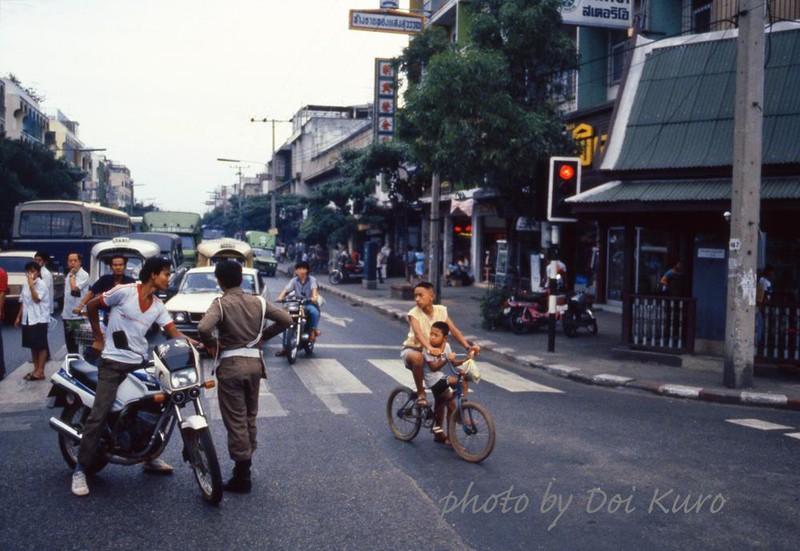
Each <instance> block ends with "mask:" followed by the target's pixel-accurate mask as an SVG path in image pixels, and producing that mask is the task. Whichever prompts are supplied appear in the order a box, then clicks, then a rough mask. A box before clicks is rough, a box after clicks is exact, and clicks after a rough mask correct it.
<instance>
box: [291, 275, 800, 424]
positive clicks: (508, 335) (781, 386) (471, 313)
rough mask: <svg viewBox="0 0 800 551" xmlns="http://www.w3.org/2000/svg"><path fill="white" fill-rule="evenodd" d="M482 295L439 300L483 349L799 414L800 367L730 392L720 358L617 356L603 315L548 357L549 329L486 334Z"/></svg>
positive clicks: (375, 303) (379, 294)
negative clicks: (678, 360)
mask: <svg viewBox="0 0 800 551" xmlns="http://www.w3.org/2000/svg"><path fill="white" fill-rule="evenodd" d="M279 270H280V271H281V272H282V273H286V274H290V275H294V273H293V269H292V267H291V265H289V264H288V263H284V264H281V265H280V267H279ZM317 281H318V282H319V285H320V290H321V292H322V293H323V295H338V296H341V297H344V298H346V299H347V300H349V301H351V302H356V303H361V304H364V305H367V306H370V307H372V308H375V309H377V310H379V311H381V312H383V313H385V314H386V315H389V316H391V317H394V318H396V319H398V320H399V321H402V322H405V319H406V313H407V312H408V311H409V310H410V309H411V308H412V307H413V306H414V303H413V301H407V300H398V299H395V298H392V297H391V285H392V284H395V285H400V284H403V283H405V280H404V279H402V278H389V279H387V280H386V281H385V283H378V285H377V289H365V288H364V286H363V285H362V283H361V282H360V281H359V282H356V283H346V284H340V285H331V284H330V282H329V281H328V278H327V276H324V275H318V276H317ZM485 291H486V288H485V287H484V286H482V285H480V284H478V285H473V286H470V287H443V288H442V291H441V297H440V302H441V304H444V305H445V306H447V309H448V312H449V314H450V317H451V318H452V319H453V320H454V321H455V322H456V325H458V327H459V329H461V331H462V332H463V333H464V335H466V336H467V337H468V338H470V339H472V340H474V341H475V342H477V343H478V344H480V346H481V348H482V349H483V350H484V351H491V352H493V353H496V354H500V355H502V356H505V358H506V359H508V360H511V361H516V362H518V363H522V364H523V365H527V366H529V367H533V368H537V369H543V370H545V371H547V372H549V373H552V374H554V375H557V376H560V377H565V378H568V379H572V380H573V381H577V382H582V383H586V384H595V385H602V386H611V387H625V388H630V389H636V390H641V391H646V392H652V393H655V394H659V395H662V396H671V397H678V398H687V399H694V400H704V401H708V402H723V403H729V404H743V405H750V406H765V407H772V408H780V409H792V410H800V370H797V371H781V370H778V369H777V368H776V369H766V370H761V369H758V370H756V376H755V377H754V381H753V388H750V389H747V390H732V389H729V388H726V387H725V386H724V385H723V384H722V373H723V360H722V358H720V357H713V356H683V357H682V360H683V362H682V363H683V365H682V367H671V366H667V365H662V364H656V363H645V362H638V361H632V360H619V359H615V358H613V357H612V349H613V348H614V347H617V346H619V343H620V332H621V321H622V316H621V315H620V314H616V313H613V312H607V311H603V310H598V311H596V315H597V323H598V326H599V332H598V334H597V335H591V334H589V333H588V331H586V330H585V329H579V332H578V336H577V337H576V338H574V339H570V338H567V337H566V336H565V335H564V333H563V331H562V330H561V325H560V324H559V325H558V330H557V334H556V345H555V350H556V351H555V352H552V353H551V352H547V331H539V332H533V333H528V334H524V335H515V334H514V333H512V332H510V331H505V330H496V331H487V330H485V329H482V328H481V314H480V300H481V297H482V296H483V295H484V293H485ZM600 307H601V308H602V305H601V306H600ZM762 371H763V372H764V373H762Z"/></svg>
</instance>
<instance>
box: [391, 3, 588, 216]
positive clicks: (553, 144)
mask: <svg viewBox="0 0 800 551" xmlns="http://www.w3.org/2000/svg"><path fill="white" fill-rule="evenodd" d="M462 5H463V6H464V8H465V9H467V10H469V14H470V18H469V19H470V21H471V24H470V32H469V38H468V39H467V40H464V41H463V42H461V43H459V44H447V45H445V44H443V42H442V40H441V36H438V35H437V33H439V31H435V30H430V31H426V32H425V33H422V35H420V36H418V37H415V38H414V39H413V40H412V41H411V43H410V45H409V47H408V48H406V49H405V50H404V52H403V55H402V56H401V57H400V58H399V59H398V63H399V64H400V67H401V69H402V70H403V71H404V73H405V74H406V76H407V79H408V87H407V90H406V93H405V107H404V108H403V109H401V110H400V111H399V114H398V122H397V128H398V132H399V136H400V139H401V140H403V141H405V142H406V143H407V144H408V146H409V151H410V157H411V159H412V160H413V162H415V163H416V164H417V165H418V166H419V168H420V170H421V171H422V172H424V173H426V174H427V175H432V174H433V173H436V172H438V173H439V175H440V177H441V178H442V180H443V181H445V180H449V181H450V182H451V183H453V184H454V186H455V187H456V189H458V188H459V187H472V186H477V187H483V188H490V189H494V190H496V191H498V192H499V193H498V195H499V199H498V201H499V207H500V211H501V212H500V214H501V216H503V217H504V218H506V221H507V223H508V224H509V226H510V227H512V228H513V221H514V220H516V218H517V217H518V216H528V217H532V216H533V215H534V208H535V207H534V201H535V197H534V189H535V185H534V184H535V180H536V175H537V172H540V167H541V166H542V165H543V163H545V162H546V161H547V159H548V158H549V157H550V156H552V155H568V154H572V153H574V152H575V151H576V144H575V142H574V141H573V140H572V138H571V137H569V136H568V135H567V134H566V133H565V131H564V123H563V121H562V120H561V118H560V117H559V116H558V113H557V111H556V105H555V102H554V101H553V100H552V99H551V98H553V97H554V94H557V93H558V92H559V89H558V88H559V78H558V77H559V76H560V75H561V74H563V73H564V72H565V71H567V70H570V69H573V68H575V67H577V61H578V57H577V53H576V50H575V48H574V46H573V44H572V42H571V41H570V39H569V38H568V37H567V36H566V35H565V34H564V32H563V30H562V29H561V15H560V13H559V11H558V8H559V6H560V5H561V0H484V1H477V0H476V1H473V2H469V3H465V4H462ZM418 41H419V42H418ZM420 65H423V66H424V68H425V70H424V72H423V71H420V70H419V66H420Z"/></svg>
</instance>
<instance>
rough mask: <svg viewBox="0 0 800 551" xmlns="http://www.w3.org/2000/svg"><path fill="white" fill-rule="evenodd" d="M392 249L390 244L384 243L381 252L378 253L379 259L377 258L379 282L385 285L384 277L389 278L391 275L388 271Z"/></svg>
mask: <svg viewBox="0 0 800 551" xmlns="http://www.w3.org/2000/svg"><path fill="white" fill-rule="evenodd" d="M391 255H392V249H391V248H390V247H389V243H384V244H383V247H381V250H380V251H378V258H377V265H378V282H379V283H383V278H384V277H389V273H388V272H387V271H386V268H387V266H388V265H389V258H391Z"/></svg>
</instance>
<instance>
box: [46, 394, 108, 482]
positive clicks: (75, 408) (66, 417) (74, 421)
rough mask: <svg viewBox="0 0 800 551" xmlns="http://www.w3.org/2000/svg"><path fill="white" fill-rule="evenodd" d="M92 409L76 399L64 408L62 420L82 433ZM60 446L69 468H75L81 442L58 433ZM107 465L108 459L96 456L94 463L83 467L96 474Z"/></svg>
mask: <svg viewBox="0 0 800 551" xmlns="http://www.w3.org/2000/svg"><path fill="white" fill-rule="evenodd" d="M91 411H92V409H91V408H90V407H87V406H84V405H83V403H81V402H79V401H76V402H75V403H73V404H68V405H67V406H66V407H65V408H64V411H63V412H62V413H61V420H62V421H63V422H64V423H66V424H68V425H69V426H71V427H72V428H74V429H75V430H76V431H78V434H82V433H83V425H84V423H86V419H87V418H88V417H89V412H91ZM58 447H59V449H60V450H61V455H62V456H63V457H64V461H66V463H67V465H69V468H70V469H74V468H75V465H77V464H78V450H79V448H80V443H79V442H75V441H74V440H73V439H72V438H69V437H67V436H64V435H63V434H61V433H58ZM106 465H108V459H106V458H105V457H101V456H95V458H94V460H93V461H92V464H91V465H84V466H83V468H84V471H86V473H87V474H95V473H98V472H100V471H101V470H103V468H104V467H105V466H106Z"/></svg>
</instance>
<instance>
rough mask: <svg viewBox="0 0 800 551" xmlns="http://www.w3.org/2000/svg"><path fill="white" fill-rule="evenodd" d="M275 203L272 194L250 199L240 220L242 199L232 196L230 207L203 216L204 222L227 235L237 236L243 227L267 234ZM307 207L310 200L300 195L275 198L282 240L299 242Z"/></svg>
mask: <svg viewBox="0 0 800 551" xmlns="http://www.w3.org/2000/svg"><path fill="white" fill-rule="evenodd" d="M271 202H272V199H271V196H270V195H257V196H254V197H248V198H246V199H245V200H244V201H243V202H242V210H241V217H240V210H239V198H238V197H231V198H230V199H229V201H228V205H227V208H226V207H224V206H220V207H215V208H214V209H213V210H212V211H211V212H209V213H206V214H205V215H204V216H203V221H202V223H203V224H204V225H207V226H213V227H218V228H222V229H223V231H224V232H225V235H234V234H235V233H236V232H238V231H239V229H240V228H241V227H242V226H244V229H245V230H257V231H267V230H269V226H270V212H271V208H272V204H271ZM307 204H308V201H307V199H305V198H303V197H300V196H298V195H277V196H276V197H275V210H276V213H277V215H278V221H277V224H276V225H277V228H278V238H279V239H280V240H281V241H282V242H285V243H293V242H294V241H296V240H297V235H298V231H299V228H300V223H301V222H302V217H303V210H304V209H305V208H306V206H307ZM226 211H227V213H226Z"/></svg>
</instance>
